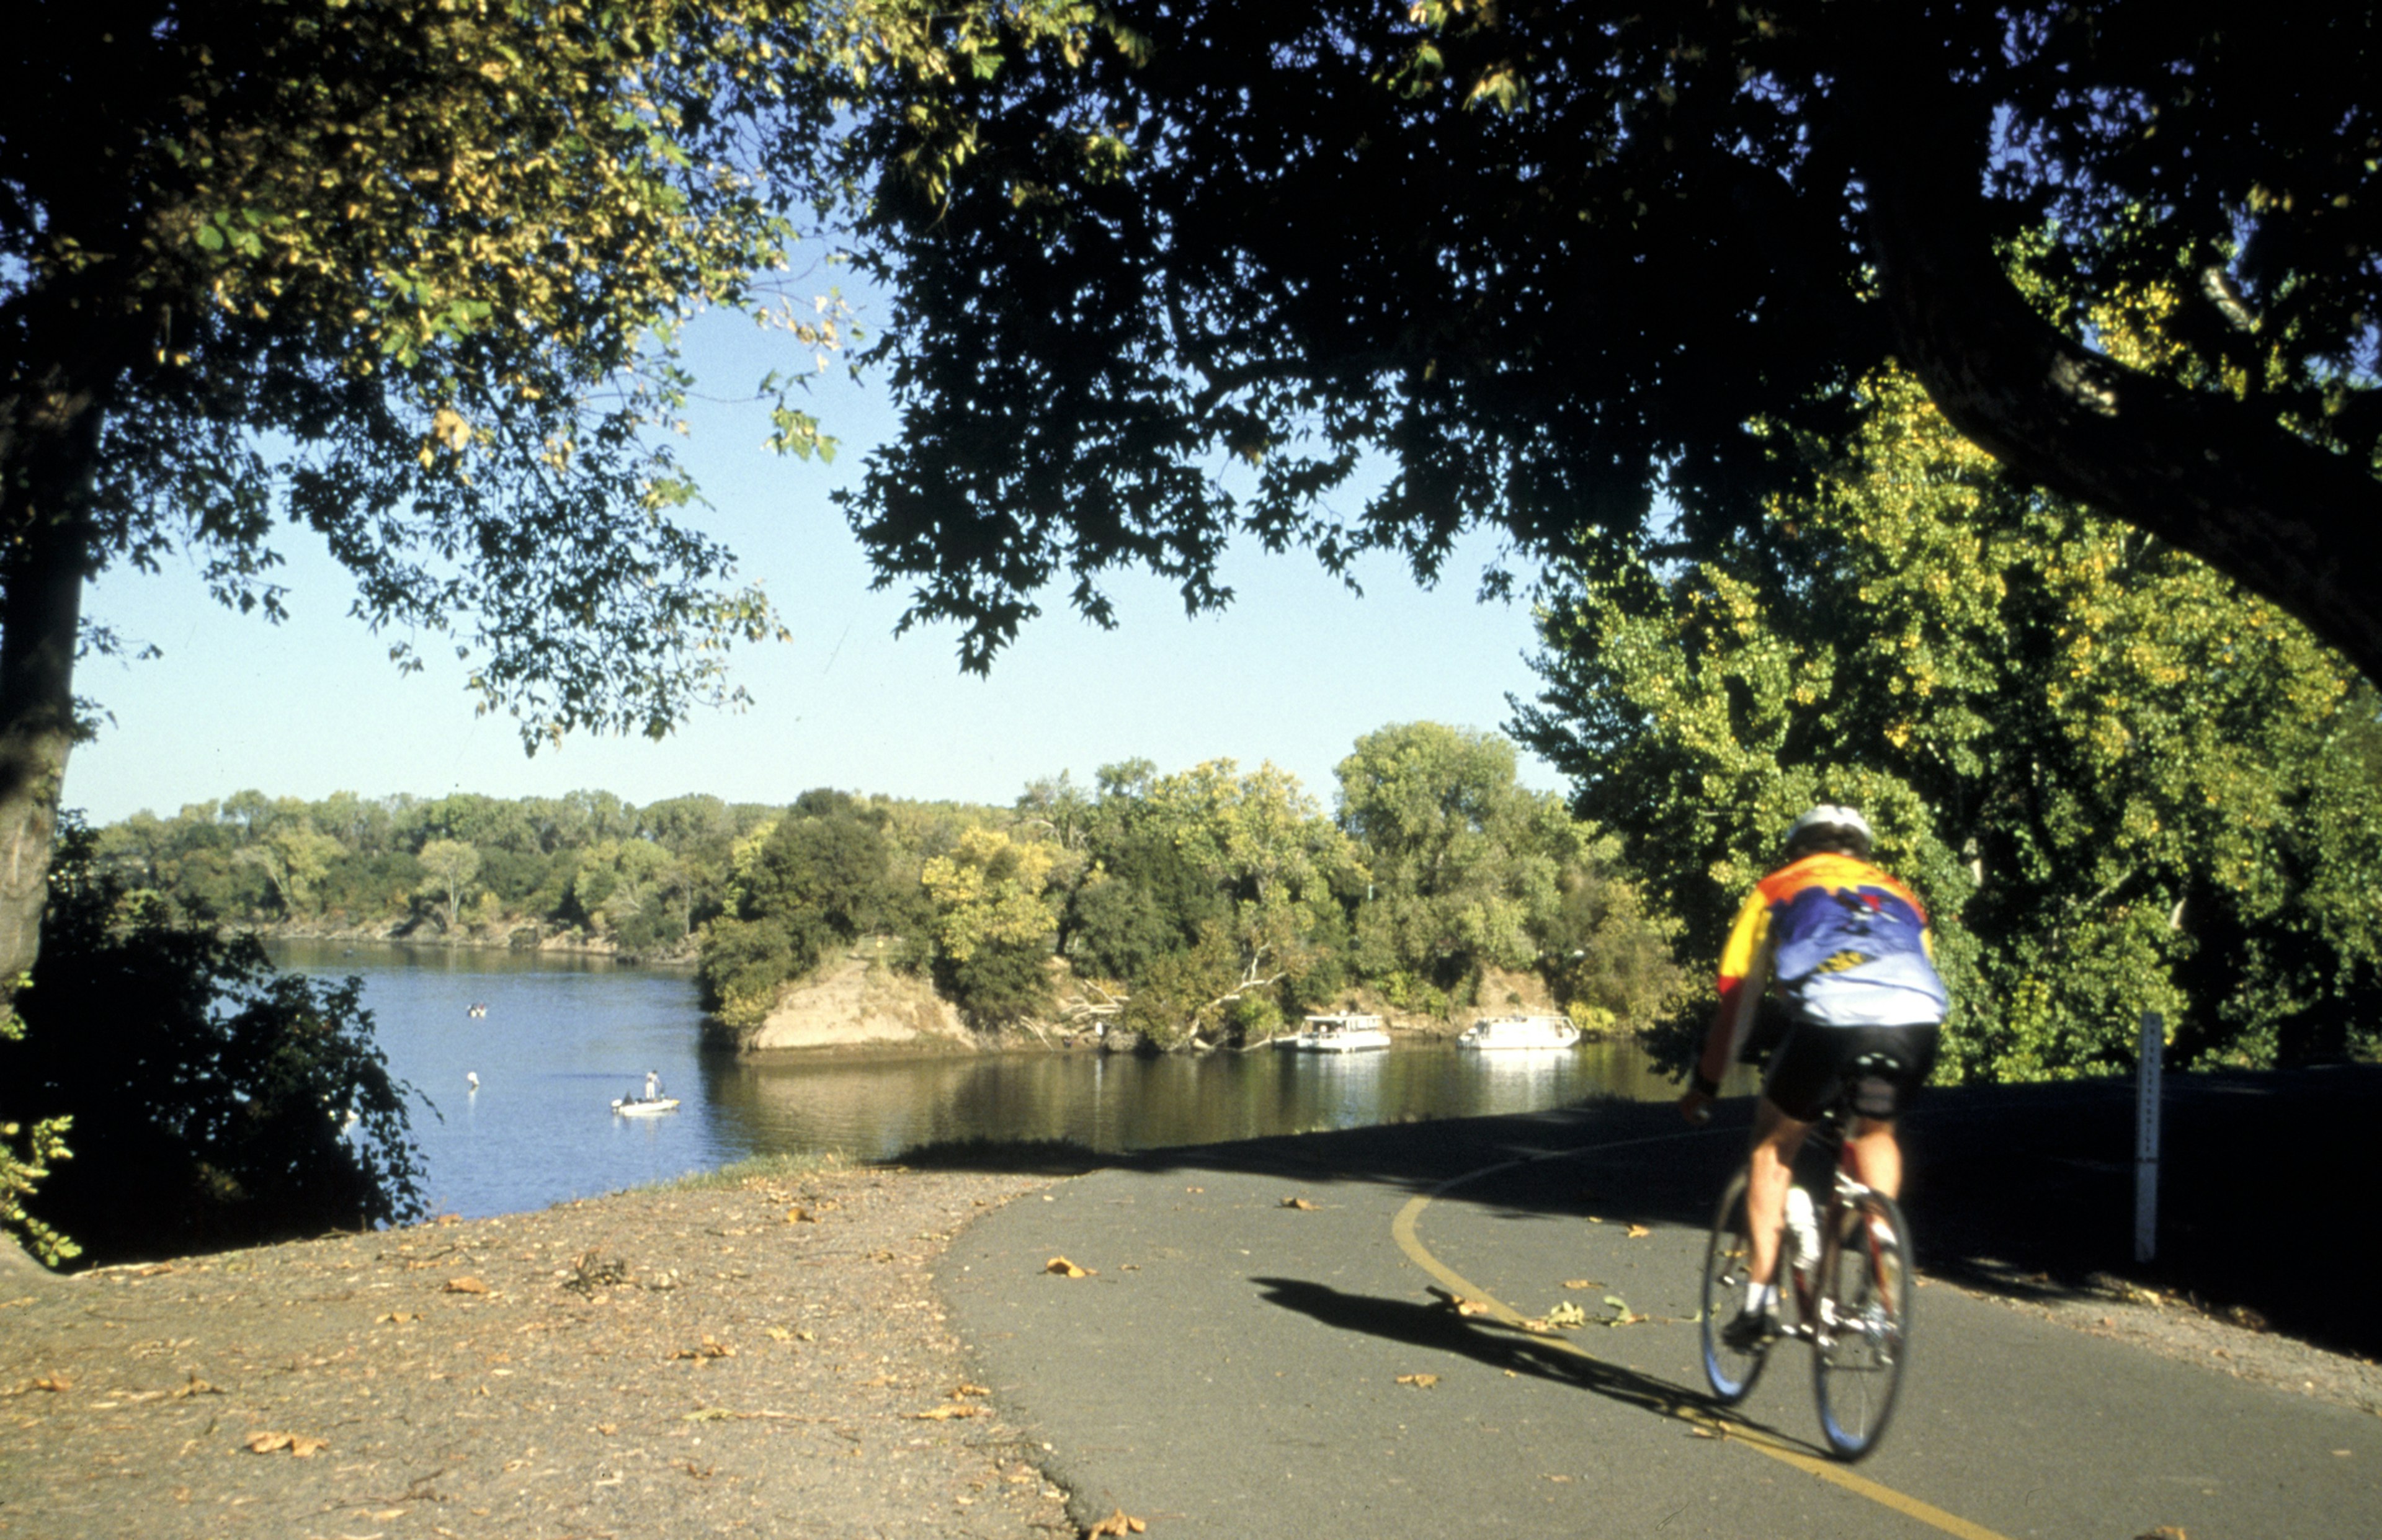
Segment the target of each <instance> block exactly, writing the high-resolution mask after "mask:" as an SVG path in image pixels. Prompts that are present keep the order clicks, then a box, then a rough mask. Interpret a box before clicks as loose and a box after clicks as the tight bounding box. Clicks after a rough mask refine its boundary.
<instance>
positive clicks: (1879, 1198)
mask: <svg viewBox="0 0 2382 1540" xmlns="http://www.w3.org/2000/svg"><path fill="white" fill-rule="evenodd" d="M1819 1287H1820V1292H1819V1302H1818V1309H1817V1311H1816V1314H1817V1316H1818V1319H1817V1320H1815V1321H1814V1322H1813V1323H1812V1329H1813V1338H1812V1344H1811V1346H1812V1349H1813V1351H1812V1354H1811V1375H1812V1381H1813V1388H1814V1389H1815V1390H1816V1392H1817V1393H1818V1397H1819V1402H1820V1429H1821V1431H1822V1432H1823V1433H1824V1434H1826V1435H1827V1439H1828V1448H1831V1449H1834V1450H1835V1451H1836V1455H1837V1457H1838V1458H1839V1459H1843V1460H1859V1459H1860V1458H1861V1456H1863V1455H1865V1454H1867V1453H1869V1452H1870V1451H1871V1450H1872V1449H1873V1448H1877V1441H1878V1440H1879V1439H1880V1438H1881V1437H1883V1436H1885V1424H1886V1421H1887V1419H1888V1418H1890V1417H1892V1416H1893V1415H1894V1402H1895V1397H1896V1395H1897V1392H1898V1391H1900V1389H1901V1388H1902V1378H1903V1375H1904V1373H1905V1371H1906V1370H1907V1368H1908V1367H1909V1360H1910V1228H1909V1225H1907V1224H1906V1223H1905V1222H1904V1221H1903V1217H1902V1209H1901V1208H1900V1206H1899V1205H1897V1204H1896V1203H1895V1201H1894V1200H1893V1199H1892V1198H1888V1197H1885V1196H1883V1195H1881V1194H1879V1193H1875V1192H1864V1193H1862V1194H1861V1195H1860V1197H1859V1198H1856V1199H1854V1200H1853V1201H1852V1202H1851V1203H1850V1204H1848V1205H1846V1207H1845V1208H1844V1209H1843V1210H1842V1211H1840V1217H1839V1219H1838V1222H1837V1224H1836V1227H1835V1229H1834V1232H1833V1233H1831V1234H1829V1235H1827V1236H1824V1237H1823V1238H1822V1241H1821V1253H1820V1285H1819Z"/></svg>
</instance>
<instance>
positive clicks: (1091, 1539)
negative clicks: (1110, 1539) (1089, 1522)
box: [1084, 1508, 1149, 1540]
mask: <svg viewBox="0 0 2382 1540" xmlns="http://www.w3.org/2000/svg"><path fill="white" fill-rule="evenodd" d="M1148 1527H1149V1526H1148V1524H1146V1523H1143V1522H1141V1521H1140V1520H1139V1519H1136V1518H1135V1517H1134V1516H1133V1515H1132V1514H1130V1513H1127V1512H1126V1511H1125V1510H1124V1509H1122V1508H1120V1509H1117V1510H1116V1511H1115V1512H1114V1513H1111V1514H1110V1515H1109V1516H1108V1517H1107V1518H1105V1519H1102V1520H1101V1521H1100V1522H1099V1523H1097V1524H1094V1525H1093V1526H1092V1527H1091V1528H1089V1529H1087V1530H1086V1531H1084V1540H1099V1536H1101V1535H1103V1534H1140V1533H1141V1532H1142V1531H1143V1530H1146V1529H1148Z"/></svg>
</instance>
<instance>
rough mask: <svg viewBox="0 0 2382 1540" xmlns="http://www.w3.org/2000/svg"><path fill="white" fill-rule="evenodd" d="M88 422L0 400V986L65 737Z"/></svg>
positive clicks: (11, 965) (83, 565)
mask: <svg viewBox="0 0 2382 1540" xmlns="http://www.w3.org/2000/svg"><path fill="white" fill-rule="evenodd" d="M29 407H30V408H31V409H30V410H28V408H29ZM10 408H14V409H15V410H10ZM100 425H101V414H100V412H99V411H98V410H97V409H96V408H94V407H93V406H92V405H90V404H89V402H88V401H87V400H75V399H72V398H68V399H67V400H64V401H61V400H60V398H59V397H56V396H52V397H49V399H47V400H44V401H42V402H40V403H39V404H38V405H36V404H34V403H32V402H30V401H29V400H28V397H26V396H19V397H17V399H16V400H15V401H14V402H8V403H0V528H4V529H5V530H6V532H7V537H8V548H7V550H6V553H5V557H0V989H6V988H8V987H9V985H10V982H11V981H13V980H15V979H17V978H18V977H20V976H21V975H23V974H24V973H26V972H30V971H31V968H32V966H33V959H34V957H35V956H36V955H37V954H38V953H39V952H40V950H41V945H42V914H43V910H45V909H46V908H47V907H48V903H49V874H50V850H51V846H52V844H53V842H54V841H55V838H56V835H57V823H58V793H59V790H60V788H61V787H62V786H63V785H64V783H65V780H66V771H67V754H68V751H69V750H71V749H72V748H73V747H74V741H75V710H74V665H75V649H76V644H77V641H78V635H79V629H80V620H81V616H82V585H83V579H84V577H85V575H86V574H87V573H88V571H89V570H90V566H91V551H92V528H91V500H92V482H93V477H94V474H95V472H96V471H97V469H98V458H99V433H100Z"/></svg>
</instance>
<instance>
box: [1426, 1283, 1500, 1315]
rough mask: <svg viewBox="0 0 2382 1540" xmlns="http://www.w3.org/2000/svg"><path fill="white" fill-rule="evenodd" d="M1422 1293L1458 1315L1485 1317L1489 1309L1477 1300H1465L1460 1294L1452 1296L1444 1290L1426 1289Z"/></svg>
mask: <svg viewBox="0 0 2382 1540" xmlns="http://www.w3.org/2000/svg"><path fill="white" fill-rule="evenodd" d="M1423 1292H1424V1293H1426V1294H1429V1295H1430V1297H1431V1298H1432V1299H1434V1300H1437V1301H1438V1302H1440V1303H1442V1304H1443V1305H1445V1306H1447V1308H1448V1309H1450V1310H1452V1311H1454V1312H1455V1313H1456V1314H1458V1315H1486V1314H1489V1307H1488V1306H1487V1305H1485V1304H1482V1303H1481V1302H1480V1301H1479V1300H1467V1299H1466V1298H1465V1297H1464V1296H1463V1295H1461V1294H1452V1293H1450V1292H1448V1291H1447V1290H1446V1289H1424V1290H1423Z"/></svg>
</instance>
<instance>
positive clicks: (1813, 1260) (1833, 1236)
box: [1701, 1054, 1911, 1461]
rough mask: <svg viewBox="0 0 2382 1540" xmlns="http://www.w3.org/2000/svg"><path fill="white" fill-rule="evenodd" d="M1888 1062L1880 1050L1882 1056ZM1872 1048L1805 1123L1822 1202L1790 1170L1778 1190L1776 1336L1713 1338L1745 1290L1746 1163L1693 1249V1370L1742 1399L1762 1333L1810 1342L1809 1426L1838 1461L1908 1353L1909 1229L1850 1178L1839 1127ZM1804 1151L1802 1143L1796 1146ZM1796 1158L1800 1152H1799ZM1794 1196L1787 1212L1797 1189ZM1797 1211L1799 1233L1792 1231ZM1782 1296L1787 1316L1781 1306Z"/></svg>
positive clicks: (1879, 1431) (1881, 1431) (1881, 1405)
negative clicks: (1815, 1411) (1823, 1188)
mask: <svg viewBox="0 0 2382 1540" xmlns="http://www.w3.org/2000/svg"><path fill="white" fill-rule="evenodd" d="M1883 1062H1884V1063H1885V1064H1890V1063H1891V1061H1890V1060H1885V1061H1883ZM1880 1067H1881V1061H1880V1060H1879V1059H1878V1058H1877V1057H1876V1056H1872V1055H1866V1054H1865V1055H1863V1056H1862V1057H1860V1058H1859V1059H1856V1060H1855V1061H1854V1062H1853V1064H1852V1066H1851V1068H1850V1069H1849V1070H1848V1073H1847V1074H1846V1076H1845V1089H1844V1091H1843V1092H1842V1093H1841V1094H1839V1095H1838V1096H1837V1098H1836V1102H1835V1104H1834V1105H1832V1106H1830V1107H1829V1108H1828V1110H1827V1111H1826V1112H1825V1113H1824V1114H1823V1115H1822V1117H1821V1119H1820V1121H1819V1123H1818V1124H1817V1125H1816V1126H1815V1128H1814V1130H1813V1132H1814V1135H1815V1137H1814V1140H1813V1141H1812V1143H1816V1144H1817V1145H1818V1146H1819V1147H1820V1148H1821V1149H1823V1150H1825V1149H1829V1148H1833V1149H1834V1150H1835V1152H1836V1158H1835V1160H1834V1161H1833V1162H1832V1163H1831V1168H1832V1170H1833V1171H1834V1178H1835V1179H1834V1180H1833V1181H1832V1182H1831V1183H1830V1184H1829V1186H1828V1190H1827V1194H1826V1201H1825V1203H1824V1204H1822V1203H1817V1202H1814V1201H1813V1199H1812V1197H1811V1188H1810V1187H1808V1186H1806V1185H1805V1184H1804V1182H1803V1179H1802V1177H1801V1174H1800V1172H1798V1175H1797V1179H1796V1182H1795V1185H1794V1186H1793V1187H1792V1188H1790V1189H1789V1190H1788V1193H1787V1224H1786V1225H1785V1227H1784V1229H1783V1233H1782V1234H1781V1235H1780V1237H1779V1252H1778V1269H1779V1273H1780V1275H1781V1277H1783V1278H1784V1279H1787V1280H1788V1285H1787V1287H1782V1288H1781V1289H1779V1326H1780V1330H1779V1333H1778V1337H1777V1338H1772V1339H1765V1340H1764V1341H1762V1343H1760V1344H1759V1345H1757V1346H1755V1347H1753V1348H1751V1349H1749V1350H1745V1351H1738V1350H1736V1349H1733V1348H1731V1347H1729V1346H1728V1344H1727V1343H1726V1342H1725V1341H1724V1340H1722V1332H1723V1330H1724V1329H1725V1326H1727V1324H1728V1322H1729V1321H1730V1320H1731V1319H1732V1318H1733V1317H1734V1316H1735V1315H1736V1314H1737V1309H1738V1306H1739V1304H1740V1303H1741V1302H1742V1301H1743V1299H1744V1296H1745V1281H1746V1270H1747V1267H1748V1266H1749V1265H1750V1262H1751V1259H1752V1241H1751V1239H1750V1233H1749V1228H1748V1226H1747V1224H1746V1218H1745V1191H1746V1179H1747V1169H1746V1167H1738V1169H1737V1175H1736V1177H1735V1179H1732V1180H1731V1181H1730V1182H1729V1184H1728V1186H1727V1188H1726V1189H1725V1190H1724V1191H1723V1192H1722V1193H1721V1199H1720V1206H1719V1209H1718V1210H1717V1212H1716V1213H1715V1214H1714V1216H1713V1229H1712V1239H1711V1241H1710V1242H1709V1243H1707V1245H1706V1246H1705V1248H1704V1277H1703V1314H1702V1316H1701V1323H1702V1325H1701V1336H1702V1339H1703V1360H1704V1378H1705V1379H1706V1380H1707V1381H1709V1382H1710V1383H1711V1385H1712V1388H1713V1395H1714V1396H1715V1397H1717V1398H1718V1399H1720V1401H1721V1402H1722V1404H1724V1405H1727V1406H1734V1405H1736V1404H1737V1402H1738V1401H1741V1400H1743V1399H1745V1397H1746V1395H1747V1393H1748V1392H1749V1391H1750V1390H1751V1389H1752V1388H1753V1385H1754V1382H1755V1381H1756V1380H1758V1379H1760V1378H1761V1377H1762V1367H1763V1365H1764V1364H1765V1363H1767V1362H1768V1361H1769V1355H1770V1348H1771V1345H1772V1341H1774V1340H1778V1339H1783V1338H1790V1337H1791V1338H1800V1339H1801V1340H1803V1341H1806V1342H1809V1343H1811V1355H1812V1356H1811V1375H1812V1390H1813V1394H1814V1396H1815V1397H1816V1399H1817V1400H1818V1402H1819V1409H1820V1428H1821V1431H1822V1432H1823V1433H1824V1434H1825V1435H1826V1436H1827V1440H1828V1448H1830V1449H1832V1450H1833V1451H1835V1453H1836V1457H1837V1458H1838V1459H1840V1460H1846V1461H1853V1460H1859V1459H1860V1458H1861V1457H1862V1456H1863V1455H1866V1454H1868V1453H1869V1452H1870V1451H1871V1450H1872V1449H1874V1448H1877V1442H1878V1440H1879V1438H1881V1437H1883V1436H1885V1424H1886V1422H1887V1420H1888V1419H1889V1418H1890V1417H1891V1416H1892V1415H1893V1413H1894V1403H1895V1397H1896V1394H1897V1392H1898V1391H1899V1390H1900V1389H1901V1387H1902V1379H1903V1372H1904V1370H1905V1369H1906V1367H1907V1366H1908V1364H1909V1351H1910V1302H1911V1281H1910V1256H1911V1252H1910V1227H1909V1222H1908V1221H1906V1220H1905V1219H1904V1218H1903V1216H1902V1209H1901V1206H1900V1205H1899V1204H1897V1203H1896V1202H1895V1201H1894V1200H1893V1199H1892V1198H1889V1197H1887V1196H1886V1195H1885V1194H1884V1193H1883V1192H1872V1190H1871V1189H1869V1188H1867V1187H1865V1186H1863V1185H1862V1184H1861V1183H1860V1180H1859V1179H1857V1178H1856V1177H1855V1176H1854V1174H1853V1168H1852V1151H1851V1148H1850V1147H1849V1146H1848V1144H1847V1143H1846V1141H1845V1133H1846V1131H1847V1129H1848V1125H1849V1124H1850V1123H1851V1121H1852V1119H1853V1118H1854V1117H1855V1116H1856V1115H1857V1108H1858V1106H1859V1105H1860V1102H1861V1100H1862V1099H1863V1095H1864V1092H1863V1088H1862V1082H1864V1081H1865V1080H1869V1079H1871V1078H1872V1077H1873V1076H1875V1075H1876V1074H1877V1073H1878V1072H1879V1069H1880ZM1807 1150H1808V1146H1807ZM1797 1164H1798V1166H1799V1167H1800V1166H1802V1165H1804V1164H1806V1162H1803V1161H1801V1160H1799V1161H1798V1162H1797ZM1798 1195H1800V1198H1801V1202H1802V1204H1804V1205H1808V1206H1806V1207H1804V1208H1803V1211H1802V1212H1801V1213H1799V1212H1798V1201H1797V1200H1798ZM1807 1216H1808V1219H1809V1222H1810V1227H1811V1228H1810V1232H1809V1233H1799V1231H1801V1230H1802V1229H1803V1221H1804V1220H1805V1219H1806V1217H1807ZM1790 1304H1791V1305H1792V1307H1793V1310H1792V1315H1791V1317H1790V1316H1789V1314H1788V1306H1789V1305H1790Z"/></svg>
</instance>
